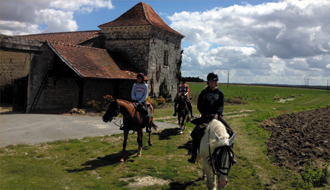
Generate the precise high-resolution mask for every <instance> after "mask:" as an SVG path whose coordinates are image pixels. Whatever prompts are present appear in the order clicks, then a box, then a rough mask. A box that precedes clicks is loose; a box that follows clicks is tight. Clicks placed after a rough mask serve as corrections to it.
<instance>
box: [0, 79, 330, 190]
mask: <svg viewBox="0 0 330 190" xmlns="http://www.w3.org/2000/svg"><path fill="white" fill-rule="evenodd" d="M188 84H189V83H188ZM189 85H190V88H191V95H192V97H193V105H194V106H193V109H194V114H195V115H198V110H197V109H196V101H197V97H198V93H199V92H200V90H201V89H202V88H203V87H204V86H205V84H199V83H197V84H196V83H191V84H189ZM219 87H220V89H222V90H223V92H224V93H225V96H226V97H228V98H230V97H232V98H234V97H236V98H237V97H240V98H239V99H242V100H244V101H246V103H244V104H231V103H228V102H226V104H225V111H224V117H225V118H226V119H227V121H228V123H230V124H231V126H232V128H233V129H234V130H235V132H236V133H237V136H236V139H235V145H234V151H235V154H236V156H237V161H238V164H237V165H235V166H233V167H232V169H231V171H230V174H229V182H230V183H229V184H228V185H227V187H226V189H266V188H268V189H271V188H276V189H297V187H295V186H294V185H292V184H297V183H295V179H297V178H299V175H298V177H297V174H294V173H292V172H291V171H288V170H286V169H284V168H278V167H276V166H275V165H274V164H273V163H272V160H273V159H272V158H269V157H268V156H267V146H266V143H267V141H268V139H269V136H270V132H269V131H266V130H263V129H261V128H258V127H257V126H258V125H259V124H260V122H262V121H263V120H265V119H268V118H271V117H275V116H277V115H280V114H284V113H292V112H298V111H303V110H311V109H316V108H319V107H325V106H328V105H329V100H330V98H329V91H326V90H309V89H293V88H277V87H254V86H229V87H228V88H227V87H226V86H219ZM302 94H303V95H302ZM276 95H279V96H281V98H286V97H290V98H291V97H292V95H296V96H295V97H294V98H295V99H294V100H293V101H287V102H284V103H279V102H275V101H273V97H274V96H276ZM299 95H301V96H299ZM172 114H173V106H169V105H167V106H163V108H158V109H156V110H155V118H156V120H159V121H166V122H172V123H176V122H177V121H176V118H174V117H171V115H172ZM193 127H194V126H193V125H192V124H191V123H188V125H187V129H186V131H185V132H184V135H179V133H178V130H177V129H165V130H163V131H159V132H153V134H152V141H153V146H152V147H149V146H147V144H148V143H147V137H146V135H145V136H144V148H143V152H142V157H135V155H136V153H137V143H136V134H134V135H129V139H128V144H127V150H128V153H127V159H126V162H125V164H120V163H119V159H120V156H121V154H120V151H121V149H122V141H123V135H122V134H117V135H112V136H103V137H86V138H83V139H79V140H78V139H73V140H69V141H56V142H50V143H42V144H37V145H15V146H13V145H10V146H7V147H4V148H1V149H0V155H1V157H0V165H1V176H0V179H1V181H0V184H1V186H0V188H1V189H130V187H129V184H130V183H134V182H137V180H136V179H137V178H139V177H140V178H141V177H146V176H152V177H153V178H154V179H162V180H166V181H167V182H168V184H165V185H158V184H153V185H148V186H145V187H142V188H141V189H173V188H178V189H205V188H206V185H205V182H204V181H203V180H199V178H200V177H201V175H202V168H201V163H198V164H195V165H192V164H189V163H188V162H187V159H188V158H189V150H190V149H191V143H192V142H191V137H190V134H189V131H191V130H192V129H193ZM128 178H129V180H125V179H128ZM299 179H301V177H300V178H299ZM301 183H302V182H301Z"/></svg>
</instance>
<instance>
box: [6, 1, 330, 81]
mask: <svg viewBox="0 0 330 190" xmlns="http://www.w3.org/2000/svg"><path fill="white" fill-rule="evenodd" d="M140 1H141V0H140ZM140 1H135V0H116V1H115V0H71V1H64V0H52V1H47V0H38V1H36V0H35V1H27V0H1V1H0V33H1V34H6V35H24V34H37V33H51V32H68V31H85V30H100V29H99V28H98V26H99V25H101V24H104V23H107V22H110V21H113V20H114V19H116V18H118V17H119V16H120V15H122V14H123V13H125V12H126V11H127V10H129V9H130V8H132V7H133V6H134V5H136V4H137V3H139V2H140ZM143 2H144V3H147V4H149V5H151V7H153V9H154V10H155V11H156V13H158V14H159V16H160V17H161V18H162V19H163V20H164V21H165V22H166V23H167V24H168V25H169V26H170V27H171V28H173V29H175V30H176V31H178V32H179V33H181V34H183V35H184V36H185V37H184V38H183V40H182V44H181V48H182V50H183V56H182V57H183V58H182V62H183V63H182V68H181V71H182V75H183V76H184V77H200V78H202V79H204V80H205V79H206V76H207V74H208V73H210V72H214V73H216V74H218V76H219V82H221V83H226V82H228V79H229V82H230V83H268V84H288V85H324V86H326V85H330V81H329V75H330V60H329V56H330V53H329V51H330V35H329V34H330V31H329V30H330V13H329V12H330V5H329V0H323V1H315V0H309V1H294V0H293V1H275V0H274V1H262V0H254V1H250V0H248V1H235V0H232V1H224V0H209V1H207V0H204V1H197V0H176V1H175V0H165V1H164V0H163V1H161V0H152V1H150V0H145V1H143Z"/></svg>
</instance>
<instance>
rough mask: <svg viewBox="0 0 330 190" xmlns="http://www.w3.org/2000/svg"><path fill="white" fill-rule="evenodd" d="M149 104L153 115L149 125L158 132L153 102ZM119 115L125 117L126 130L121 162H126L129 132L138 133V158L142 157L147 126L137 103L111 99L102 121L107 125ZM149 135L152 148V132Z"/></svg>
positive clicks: (124, 126) (124, 125)
mask: <svg viewBox="0 0 330 190" xmlns="http://www.w3.org/2000/svg"><path fill="white" fill-rule="evenodd" d="M147 103H148V104H149V106H148V107H149V109H150V110H151V113H152V116H151V117H150V118H149V125H151V126H152V127H153V128H154V129H155V130H157V126H156V125H155V124H154V122H153V115H154V105H153V104H152V103H151V102H147ZM119 113H121V114H122V115H123V128H124V142H123V152H122V158H121V159H120V161H121V162H124V160H125V151H126V144H127V138H128V132H129V131H130V130H132V131H136V132H137V142H138V145H139V150H138V153H137V156H139V157H140V156H141V155H142V147H143V128H144V127H146V126H145V123H144V122H143V116H141V114H140V112H139V111H138V110H137V106H136V105H135V103H132V102H129V101H126V100H120V99H113V98H111V100H110V104H109V106H108V109H107V111H106V113H105V114H104V116H103V117H102V119H103V121H104V122H106V123H107V122H111V121H112V119H113V118H114V117H116V116H118V115H119ZM146 131H147V129H146ZM147 132H148V131H147ZM148 133H149V141H148V144H149V146H151V145H152V143H151V131H149V132H148Z"/></svg>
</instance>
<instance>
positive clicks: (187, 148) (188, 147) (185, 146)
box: [178, 140, 193, 153]
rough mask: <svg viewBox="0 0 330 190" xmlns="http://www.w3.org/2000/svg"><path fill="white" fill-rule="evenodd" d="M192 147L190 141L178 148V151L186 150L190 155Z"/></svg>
mask: <svg viewBox="0 0 330 190" xmlns="http://www.w3.org/2000/svg"><path fill="white" fill-rule="evenodd" d="M192 147H193V144H192V140H190V141H187V142H186V143H185V144H184V145H182V146H178V149H186V150H188V151H189V152H190V153H191V151H192Z"/></svg>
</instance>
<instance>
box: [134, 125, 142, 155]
mask: <svg viewBox="0 0 330 190" xmlns="http://www.w3.org/2000/svg"><path fill="white" fill-rule="evenodd" d="M137 143H138V145H139V148H138V149H139V150H138V153H137V155H136V156H138V157H141V155H142V148H143V129H141V130H139V131H138V134H137Z"/></svg>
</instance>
